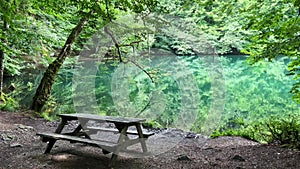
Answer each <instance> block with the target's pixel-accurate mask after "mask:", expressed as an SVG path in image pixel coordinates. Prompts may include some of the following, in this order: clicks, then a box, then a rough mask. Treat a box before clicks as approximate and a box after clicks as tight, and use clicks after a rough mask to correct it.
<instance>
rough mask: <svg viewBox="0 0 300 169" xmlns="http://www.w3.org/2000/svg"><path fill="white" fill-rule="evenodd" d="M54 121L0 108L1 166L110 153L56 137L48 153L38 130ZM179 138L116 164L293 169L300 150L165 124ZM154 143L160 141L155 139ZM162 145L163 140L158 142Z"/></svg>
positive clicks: (85, 163)
mask: <svg viewBox="0 0 300 169" xmlns="http://www.w3.org/2000/svg"><path fill="white" fill-rule="evenodd" d="M57 124H58V122H48V121H46V120H44V119H41V118H36V117H33V116H32V115H30V113H28V112H18V113H11V112H0V168H1V169H2V168H3V169H9V168H13V169H23V168H24V169H52V168H53V169H94V168H95V169H96V168H97V169H106V168H108V162H109V158H110V155H104V154H102V151H101V150H100V149H99V148H95V147H90V146H85V145H82V144H70V143H68V142H65V141H58V142H57V143H56V144H55V147H54V148H53V150H52V151H51V153H50V154H47V155H45V154H43V151H44V150H45V147H46V144H45V143H43V142H41V140H40V138H39V137H38V136H36V135H35V134H36V132H37V131H54V130H55V128H56V126H57ZM166 133H168V134H169V135H170V134H171V135H172V134H173V135H176V137H177V138H176V139H180V142H178V143H177V144H176V145H175V146H174V147H173V148H171V149H170V150H168V151H166V152H164V153H161V154H159V155H156V156H153V157H148V158H132V157H124V156H121V157H119V158H118V159H117V161H116V164H115V166H114V168H120V169H143V168H149V169H153V168H154V169H156V168H157V169H158V168H163V169H201V168H203V169H210V168H216V169H218V168H220V169H221V168H222V169H226V168H228V169H243V168H244V169H248V168H249V169H250V168H251V169H252V168H261V169H281V168H282V169H298V168H300V151H299V150H290V149H286V148H281V147H280V146H278V145H263V144H259V143H256V142H253V141H249V140H247V139H243V138H240V137H220V138H217V139H207V138H204V137H197V138H187V137H186V136H187V133H180V132H179V131H177V130H168V132H165V136H166ZM157 144H163V143H160V142H158V143H157ZM157 146H158V147H159V146H163V145H157Z"/></svg>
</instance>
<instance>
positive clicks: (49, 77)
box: [31, 17, 89, 112]
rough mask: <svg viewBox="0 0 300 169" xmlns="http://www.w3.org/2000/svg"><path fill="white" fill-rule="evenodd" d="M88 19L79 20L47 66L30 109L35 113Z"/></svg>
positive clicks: (48, 93) (45, 98)
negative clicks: (57, 53) (55, 56)
mask: <svg viewBox="0 0 300 169" xmlns="http://www.w3.org/2000/svg"><path fill="white" fill-rule="evenodd" d="M88 20H89V17H86V18H83V19H81V20H80V21H79V22H78V24H77V25H76V27H75V28H73V30H72V32H71V34H70V35H69V37H68V39H67V41H66V42H65V45H64V47H63V48H62V50H61V51H60V53H59V55H58V56H57V58H56V59H55V60H54V61H53V62H52V63H51V64H50V65H49V66H48V68H47V70H46V72H45V73H44V76H43V78H42V80H41V82H40V85H39V87H38V88H37V90H36V92H35V95H34V97H33V101H32V105H31V109H32V110H34V111H37V112H41V111H42V108H43V106H44V105H45V103H46V101H47V100H48V98H49V96H50V94H51V90H52V86H53V84H54V80H55V77H56V75H57V73H58V71H59V69H60V67H61V65H62V64H63V63H64V61H65V59H66V57H67V55H68V53H69V52H70V50H71V45H72V43H73V42H74V41H75V39H76V38H77V37H78V35H79V34H80V32H81V31H82V30H83V28H84V26H85V25H86V24H87V22H88Z"/></svg>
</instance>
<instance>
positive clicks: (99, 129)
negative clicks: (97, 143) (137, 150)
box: [85, 127, 154, 138]
mask: <svg viewBox="0 0 300 169" xmlns="http://www.w3.org/2000/svg"><path fill="white" fill-rule="evenodd" d="M85 130H87V132H89V130H90V131H92V133H95V131H104V132H113V133H115V134H117V133H119V131H118V129H114V128H102V127H87V128H86V129H85ZM126 134H132V135H138V132H137V131H135V130H127V132H126ZM152 135H154V133H153V132H147V131H143V136H144V137H145V138H147V137H149V136H152Z"/></svg>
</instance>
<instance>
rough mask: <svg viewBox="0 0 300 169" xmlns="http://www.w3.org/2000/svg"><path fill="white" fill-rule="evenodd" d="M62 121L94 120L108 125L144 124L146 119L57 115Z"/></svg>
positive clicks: (77, 114) (80, 114)
mask: <svg viewBox="0 0 300 169" xmlns="http://www.w3.org/2000/svg"><path fill="white" fill-rule="evenodd" d="M58 116H60V117H61V118H62V119H66V120H78V119H85V120H96V121H102V122H109V123H124V124H125V123H141V122H145V121H146V119H143V118H131V117H117V116H101V115H96V114H83V113H75V114H59V115H58Z"/></svg>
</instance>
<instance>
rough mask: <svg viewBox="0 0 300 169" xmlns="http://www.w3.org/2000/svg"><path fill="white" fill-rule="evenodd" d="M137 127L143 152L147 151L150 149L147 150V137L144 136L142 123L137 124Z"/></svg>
mask: <svg viewBox="0 0 300 169" xmlns="http://www.w3.org/2000/svg"><path fill="white" fill-rule="evenodd" d="M135 127H136V129H137V132H138V134H139V139H140V143H141V145H142V149H143V152H144V153H146V152H147V151H148V150H147V146H146V142H145V138H144V135H143V131H142V127H141V124H136V125H135Z"/></svg>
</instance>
